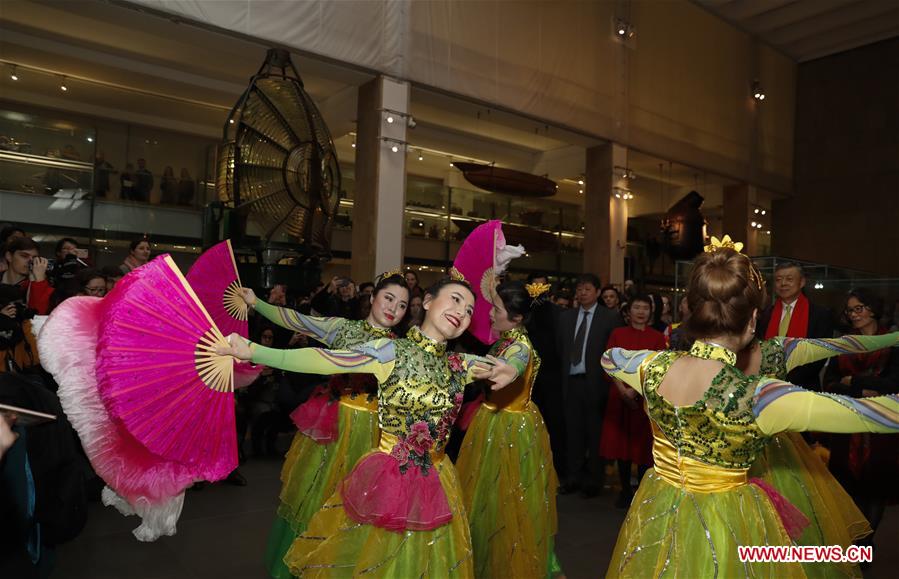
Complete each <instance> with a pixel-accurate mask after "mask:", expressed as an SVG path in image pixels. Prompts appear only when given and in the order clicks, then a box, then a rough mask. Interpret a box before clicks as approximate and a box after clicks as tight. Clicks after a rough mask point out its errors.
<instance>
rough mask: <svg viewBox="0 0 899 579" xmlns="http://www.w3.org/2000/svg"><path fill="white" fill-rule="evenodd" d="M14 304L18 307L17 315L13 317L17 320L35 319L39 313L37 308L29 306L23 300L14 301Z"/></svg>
mask: <svg viewBox="0 0 899 579" xmlns="http://www.w3.org/2000/svg"><path fill="white" fill-rule="evenodd" d="M12 305H13V306H15V308H16V315H15V317H14V318H13V319H15V320H16V321H17V322H20V323H21V322H24V321H25V320H31V319H34V316H36V315H37V310H35V309H33V308H29V307H28V306H26V305H25V304H24V303H22V302H13V303H12Z"/></svg>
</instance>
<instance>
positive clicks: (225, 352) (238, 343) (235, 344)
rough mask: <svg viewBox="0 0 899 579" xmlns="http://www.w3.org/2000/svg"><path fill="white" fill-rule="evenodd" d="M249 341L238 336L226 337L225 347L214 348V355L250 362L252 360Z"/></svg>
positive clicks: (235, 334)
mask: <svg viewBox="0 0 899 579" xmlns="http://www.w3.org/2000/svg"><path fill="white" fill-rule="evenodd" d="M250 343H251V342H250V341H249V340H248V339H246V338H244V337H243V336H241V335H240V334H237V333H234V334H231V335H230V336H228V345H227V346H216V348H215V353H216V354H218V355H219V356H233V357H234V358H237V359H238V360H250V359H252V358H253V350H252V348H250Z"/></svg>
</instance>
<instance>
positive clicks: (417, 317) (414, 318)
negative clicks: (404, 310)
mask: <svg viewBox="0 0 899 579" xmlns="http://www.w3.org/2000/svg"><path fill="white" fill-rule="evenodd" d="M406 279H409V278H406ZM422 304H423V302H422V299H421V296H413V297H410V298H409V313H408V314H406V319H405V320H404V324H405V326H406V327H407V328H411V327H412V326H419V325H421V323H422V321H424V319H425V309H424V307H423V305H422Z"/></svg>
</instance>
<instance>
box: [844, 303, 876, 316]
mask: <svg viewBox="0 0 899 579" xmlns="http://www.w3.org/2000/svg"><path fill="white" fill-rule="evenodd" d="M870 309H871V308H869V307H868V306H866V305H864V304H862V305H859V306H855V307H853V308H850V307H847V308H846V309H845V310H843V312H845V314H846V315H847V316H848V315H849V314H860V313H862V312H863V311H865V310H870Z"/></svg>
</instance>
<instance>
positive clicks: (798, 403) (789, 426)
mask: <svg viewBox="0 0 899 579" xmlns="http://www.w3.org/2000/svg"><path fill="white" fill-rule="evenodd" d="M752 410H753V413H754V414H755V417H756V424H757V425H758V427H759V428H760V429H761V430H762V432H764V433H765V434H769V435H773V434H777V433H778V432H785V431H789V432H803V431H806V430H816V431H820V432H840V433H853V432H881V433H890V432H899V396H897V395H895V394H891V395H888V396H876V397H872V398H850V397H848V396H838V395H836V394H819V393H817V392H811V391H809V390H805V389H804V388H800V387H799V386H796V385H794V384H790V383H789V382H782V381H780V380H773V379H770V378H762V379H761V380H760V381H759V383H758V386H757V387H756V390H755V395H754V397H753V400H752Z"/></svg>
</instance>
